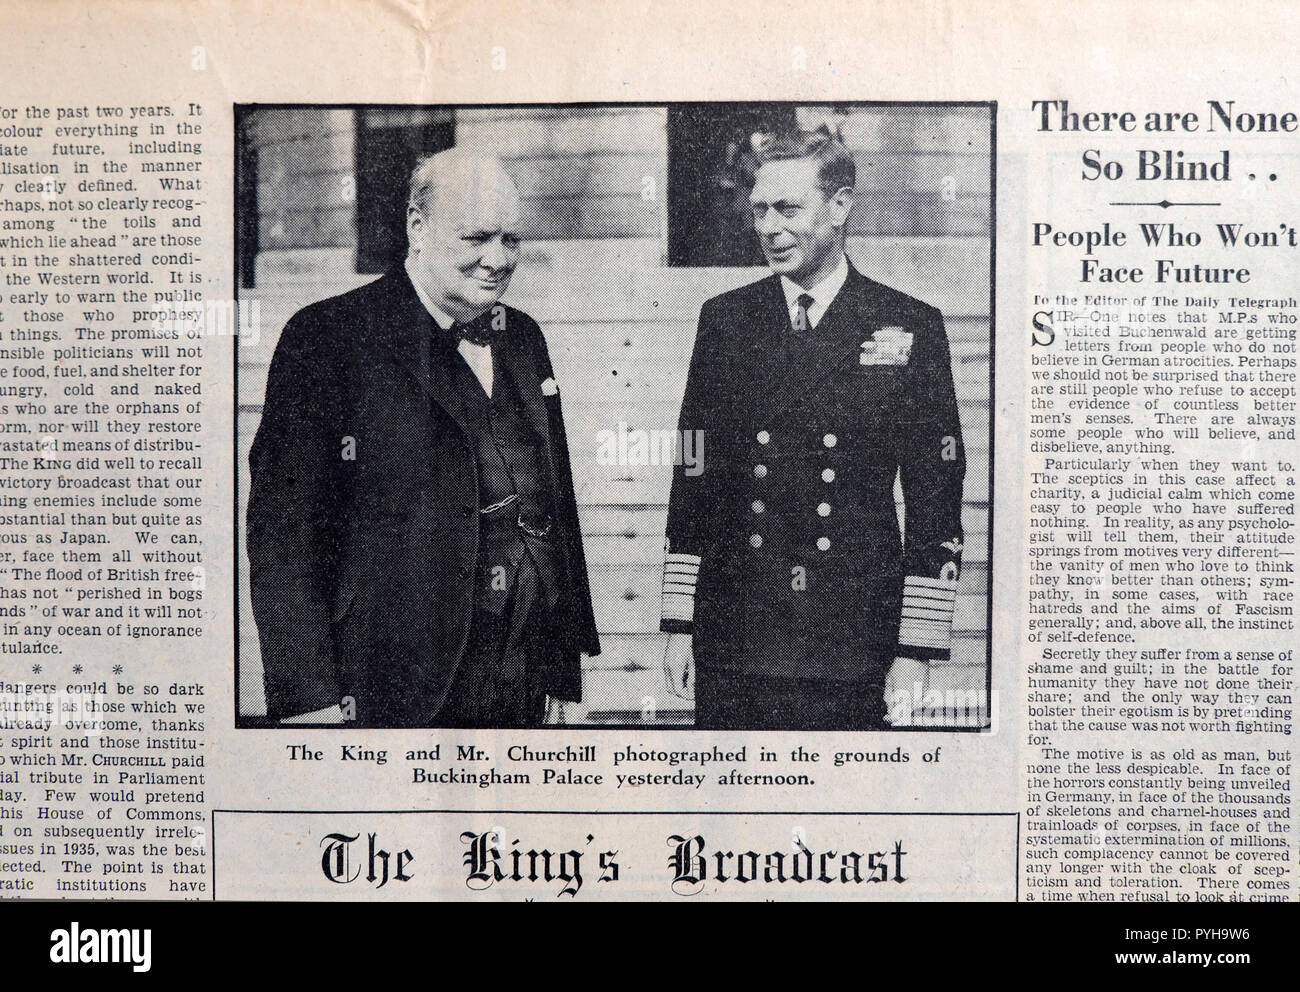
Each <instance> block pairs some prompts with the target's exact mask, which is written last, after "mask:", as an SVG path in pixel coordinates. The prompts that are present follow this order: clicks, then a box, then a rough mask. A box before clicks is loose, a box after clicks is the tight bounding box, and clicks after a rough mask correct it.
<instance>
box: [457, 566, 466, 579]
mask: <svg viewBox="0 0 1300 992" xmlns="http://www.w3.org/2000/svg"><path fill="white" fill-rule="evenodd" d="M456 574H457V575H459V576H460V577H461V578H462V579H468V578H469V569H468V568H460V569H457V570H456Z"/></svg>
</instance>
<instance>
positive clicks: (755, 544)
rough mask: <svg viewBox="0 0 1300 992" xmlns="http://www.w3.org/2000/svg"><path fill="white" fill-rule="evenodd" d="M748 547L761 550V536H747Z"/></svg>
mask: <svg viewBox="0 0 1300 992" xmlns="http://www.w3.org/2000/svg"><path fill="white" fill-rule="evenodd" d="M749 546H750V547H751V548H761V547H762V546H763V535H762V534H751V535H750V536H749Z"/></svg>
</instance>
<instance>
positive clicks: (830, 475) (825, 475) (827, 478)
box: [822, 468, 835, 482]
mask: <svg viewBox="0 0 1300 992" xmlns="http://www.w3.org/2000/svg"><path fill="white" fill-rule="evenodd" d="M834 481H835V469H833V468H824V469H822V482H834Z"/></svg>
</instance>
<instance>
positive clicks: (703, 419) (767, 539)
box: [661, 266, 966, 685]
mask: <svg viewBox="0 0 1300 992" xmlns="http://www.w3.org/2000/svg"><path fill="white" fill-rule="evenodd" d="M789 332H790V316H789V311H788V310H787V302H786V298H785V295H784V293H783V292H782V288H781V282H780V279H779V277H777V276H775V275H773V276H770V277H768V278H766V279H762V280H760V281H759V282H756V283H753V284H751V285H748V286H744V287H742V288H740V289H737V290H734V291H732V292H729V293H724V294H723V295H721V296H717V297H714V298H713V299H711V300H709V301H708V302H707V303H705V304H704V307H703V308H702V309H701V311H700V320H699V330H698V333H697V335H696V340H695V349H694V353H693V355H692V358H691V364H690V370H689V373H688V376H687V383H686V393H685V397H684V399H683V402H682V410H681V417H680V423H679V428H680V430H682V431H703V436H702V437H703V471H702V472H699V473H697V474H691V473H689V472H688V471H687V470H686V466H684V465H679V466H677V467H675V469H674V475H673V484H672V492H671V496H670V499H669V507H668V527H667V541H666V546H665V565H664V577H663V614H662V620H661V629H663V630H665V631H668V632H680V633H692V634H693V635H694V645H693V646H694V653H695V658H696V662H697V664H698V665H700V667H701V669H703V668H704V667H705V666H709V667H710V668H712V669H714V670H718V671H725V672H731V673H737V674H744V673H751V674H753V675H755V676H762V677H767V678H803V679H836V680H843V681H847V682H859V683H871V684H877V685H878V684H882V683H883V681H884V676H885V674H886V672H887V671H888V665H889V664H890V663H891V662H892V660H893V658H894V657H895V656H908V657H914V658H918V659H927V660H928V659H936V658H943V657H946V656H947V655H948V651H949V644H950V632H951V626H952V616H953V610H954V605H955V599H956V587H957V573H958V569H959V568H960V563H961V548H962V529H961V507H962V482H963V477H964V475H965V464H966V462H965V452H964V449H963V446H962V437H961V425H960V423H959V420H958V407H957V400H956V396H955V392H954V388H953V376H952V368H951V361H950V358H949V352H948V342H947V338H946V336H945V333H944V327H943V318H942V315H941V314H940V313H939V311H938V310H936V309H935V308H934V307H932V306H929V305H927V304H925V303H922V302H921V301H920V300H916V299H914V298H912V297H910V296H907V295H905V294H903V293H900V292H898V291H896V290H893V289H890V288H889V287H886V286H883V285H881V284H879V283H877V282H874V281H872V280H870V279H867V278H865V277H864V276H862V275H861V274H859V273H858V272H857V271H856V270H854V269H853V268H852V267H851V266H850V269H849V274H848V278H847V280H846V281H845V283H844V285H843V287H842V288H841V290H840V292H839V293H838V294H837V295H836V296H835V298H834V300H833V301H832V302H831V303H830V305H829V307H828V308H827V310H826V312H825V313H824V314H823V315H822V318H821V320H820V321H819V322H818V323H817V325H816V327H815V328H813V329H811V330H809V331H807V332H806V333H805V334H804V335H802V336H801V340H800V342H799V345H798V347H796V348H788V347H786V344H788V342H787V341H786V337H785V336H786V335H787V334H789ZM697 443H698V442H697ZM896 479H897V480H898V481H899V482H900V483H901V489H902V498H903V507H904V514H903V516H904V519H903V526H902V528H901V531H900V522H899V515H898V513H897V506H896V502H895V480H896Z"/></svg>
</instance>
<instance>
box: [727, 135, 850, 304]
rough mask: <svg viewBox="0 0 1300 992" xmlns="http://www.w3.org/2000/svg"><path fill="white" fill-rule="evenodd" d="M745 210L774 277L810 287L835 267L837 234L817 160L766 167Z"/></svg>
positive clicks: (838, 233) (785, 161)
mask: <svg viewBox="0 0 1300 992" xmlns="http://www.w3.org/2000/svg"><path fill="white" fill-rule="evenodd" d="M749 205H750V209H751V210H752V212H753V216H754V232H755V233H756V234H757V235H758V243H759V245H760V246H761V247H762V249H763V256H764V257H765V258H766V259H767V264H768V266H769V267H770V268H771V269H772V271H773V272H775V273H776V274H777V275H782V276H787V277H788V278H790V279H793V280H794V281H795V282H797V283H799V284H800V285H801V286H804V287H808V286H810V285H813V284H815V283H816V282H817V280H818V277H819V276H821V275H823V274H825V271H829V269H830V268H832V267H833V266H834V265H835V263H836V262H838V260H839V258H838V254H839V252H840V250H841V248H840V243H841V239H840V229H839V227H838V226H837V224H836V214H835V210H834V204H833V202H832V200H831V199H830V198H828V197H827V196H826V195H825V193H823V192H822V189H821V186H820V184H819V183H818V176H817V163H816V161H815V160H813V159H811V158H800V159H784V160H780V161H776V162H766V163H764V164H763V165H762V166H760V168H759V170H758V175H757V176H756V177H755V180H754V189H753V191H752V192H751V193H750V194H749ZM824 270H825V271H824Z"/></svg>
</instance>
